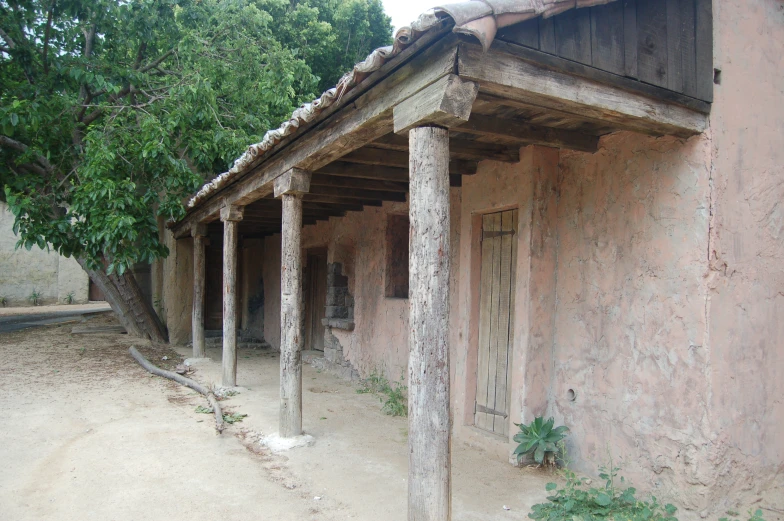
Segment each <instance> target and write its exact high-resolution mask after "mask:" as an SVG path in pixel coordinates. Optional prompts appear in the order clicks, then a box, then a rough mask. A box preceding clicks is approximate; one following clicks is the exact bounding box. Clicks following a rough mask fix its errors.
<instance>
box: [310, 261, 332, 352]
mask: <svg viewBox="0 0 784 521" xmlns="http://www.w3.org/2000/svg"><path fill="white" fill-rule="evenodd" d="M305 279H306V281H307V293H306V295H305V349H312V350H316V351H323V350H324V325H323V324H322V323H321V319H322V318H324V316H325V310H326V306H327V254H326V252H321V251H317V252H313V251H310V252H308V264H307V266H306V268H305Z"/></svg>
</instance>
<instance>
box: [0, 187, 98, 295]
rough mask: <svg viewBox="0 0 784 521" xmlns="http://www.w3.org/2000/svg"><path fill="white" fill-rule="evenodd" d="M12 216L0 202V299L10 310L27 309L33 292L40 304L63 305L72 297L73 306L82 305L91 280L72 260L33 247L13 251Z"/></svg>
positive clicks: (14, 248)
mask: <svg viewBox="0 0 784 521" xmlns="http://www.w3.org/2000/svg"><path fill="white" fill-rule="evenodd" d="M13 226H14V214H13V213H11V211H10V210H9V209H8V206H7V205H6V204H5V203H2V202H0V297H5V298H6V299H7V301H8V303H7V305H9V306H29V305H30V300H29V297H30V295H31V294H32V293H33V291H37V292H38V293H40V294H41V301H40V303H41V304H63V303H65V302H66V299H67V298H68V295H69V294H70V293H73V302H74V303H85V302H87V298H88V291H89V283H90V279H89V277H88V276H87V273H85V272H84V270H82V268H81V266H79V263H77V262H76V261H75V260H74V259H69V258H65V257H61V256H60V255H58V254H57V253H56V252H53V251H46V250H42V249H40V248H38V247H37V246H34V247H33V248H32V249H31V250H30V251H28V250H26V249H24V248H20V249H18V250H17V249H16V243H17V241H18V240H19V237H17V236H16V235H14V233H13Z"/></svg>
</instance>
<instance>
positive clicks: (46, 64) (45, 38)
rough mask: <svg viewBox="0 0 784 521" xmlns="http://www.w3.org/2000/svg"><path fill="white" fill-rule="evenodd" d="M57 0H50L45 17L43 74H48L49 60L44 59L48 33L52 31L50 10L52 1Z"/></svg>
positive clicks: (47, 47) (47, 50)
mask: <svg viewBox="0 0 784 521" xmlns="http://www.w3.org/2000/svg"><path fill="white" fill-rule="evenodd" d="M56 1H57V0H52V3H51V4H50V5H49V14H48V15H47V17H46V32H45V34H44V52H43V62H44V74H49V62H48V61H47V59H46V55H47V54H48V53H49V35H50V34H51V32H52V12H53V11H54V3H55V2H56Z"/></svg>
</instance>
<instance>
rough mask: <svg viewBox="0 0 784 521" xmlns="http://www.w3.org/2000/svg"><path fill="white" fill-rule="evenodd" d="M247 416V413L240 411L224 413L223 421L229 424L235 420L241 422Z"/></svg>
mask: <svg viewBox="0 0 784 521" xmlns="http://www.w3.org/2000/svg"><path fill="white" fill-rule="evenodd" d="M247 416H248V415H247V414H240V413H231V414H224V415H223V421H225V422H226V423H229V424H231V423H237V422H241V421H242V420H243V419H244V418H246V417H247Z"/></svg>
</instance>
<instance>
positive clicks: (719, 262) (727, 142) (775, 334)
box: [705, 0, 784, 513]
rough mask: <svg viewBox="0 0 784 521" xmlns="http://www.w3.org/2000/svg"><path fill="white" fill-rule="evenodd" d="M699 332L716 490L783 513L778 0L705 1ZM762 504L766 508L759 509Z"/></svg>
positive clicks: (783, 95) (783, 197)
mask: <svg viewBox="0 0 784 521" xmlns="http://www.w3.org/2000/svg"><path fill="white" fill-rule="evenodd" d="M714 16H715V17H716V19H717V21H718V24H717V27H718V30H717V32H716V57H715V60H716V67H718V68H720V69H721V70H722V83H721V85H719V86H716V88H715V96H716V100H715V103H714V108H713V113H712V115H711V130H712V138H713V149H712V151H711V156H712V165H713V170H712V185H713V191H712V194H711V204H712V210H713V219H712V221H711V236H710V255H711V258H710V270H709V271H708V273H707V279H706V282H707V286H708V288H709V301H708V306H707V312H708V321H709V323H708V335H709V340H710V346H711V353H710V362H711V363H710V372H709V378H710V389H709V391H708V403H709V405H710V407H711V411H710V421H711V426H712V429H713V431H714V432H715V436H714V439H713V443H712V445H711V449H710V454H709V457H708V460H707V462H706V463H705V465H706V466H707V467H708V468H710V469H711V470H712V472H711V473H710V474H709V475H706V476H705V479H706V481H707V486H709V487H711V488H712V489H713V490H714V491H716V492H715V494H713V496H714V498H715V499H717V500H718V501H719V502H721V503H723V502H724V501H726V500H725V498H723V497H722V494H721V493H722V491H724V490H746V491H747V492H746V494H745V495H744V497H746V498H748V499H749V500H750V501H753V500H755V499H756V498H758V497H762V498H763V502H762V503H761V504H763V505H767V506H770V507H773V508H777V509H778V510H779V513H781V512H782V511H784V435H782V429H781V428H782V426H783V425H784V399H783V398H782V396H784V377H783V375H784V207H782V204H783V203H784V102H783V101H782V100H784V92H782V86H784V64H783V63H782V62H783V60H784V3H782V2H780V1H777V0H748V1H745V2H742V3H740V2H714ZM768 513H769V512H768Z"/></svg>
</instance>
